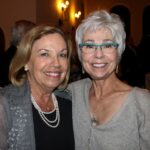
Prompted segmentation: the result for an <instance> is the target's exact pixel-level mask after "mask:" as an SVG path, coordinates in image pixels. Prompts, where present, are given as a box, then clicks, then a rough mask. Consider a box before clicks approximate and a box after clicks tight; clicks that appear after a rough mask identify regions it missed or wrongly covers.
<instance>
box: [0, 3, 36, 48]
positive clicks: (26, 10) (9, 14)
mask: <svg viewBox="0 0 150 150" xmlns="http://www.w3.org/2000/svg"><path fill="white" fill-rule="evenodd" d="M20 19H27V20H31V21H33V22H36V0H1V1H0V27H1V28H2V29H3V30H4V34H5V41H6V48H7V47H8V45H9V41H10V30H11V26H12V25H13V24H14V22H15V21H17V20H20Z"/></svg>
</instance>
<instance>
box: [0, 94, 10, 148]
mask: <svg viewBox="0 0 150 150" xmlns="http://www.w3.org/2000/svg"><path fill="white" fill-rule="evenodd" d="M6 105H7V103H6V99H5V98H4V97H2V96H0V150H7V149H8V145H7V138H8V120H7V119H8V118H7V113H8V112H7V107H6Z"/></svg>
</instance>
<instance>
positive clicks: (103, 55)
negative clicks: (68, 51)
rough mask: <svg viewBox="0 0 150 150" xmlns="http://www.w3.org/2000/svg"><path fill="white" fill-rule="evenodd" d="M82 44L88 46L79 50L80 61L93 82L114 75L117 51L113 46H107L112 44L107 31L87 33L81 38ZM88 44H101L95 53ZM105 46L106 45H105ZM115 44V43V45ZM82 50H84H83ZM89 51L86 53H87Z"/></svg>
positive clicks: (110, 34)
mask: <svg viewBox="0 0 150 150" xmlns="http://www.w3.org/2000/svg"><path fill="white" fill-rule="evenodd" d="M83 43H86V44H89V45H87V46H84V47H82V48H81V49H82V50H81V51H82V52H81V60H82V65H83V68H84V70H85V71H86V72H87V73H88V74H89V75H90V77H91V78H93V79H94V80H101V79H106V78H108V77H109V76H110V75H111V74H112V73H114V71H115V68H116V64H117V50H116V48H115V46H114V47H113V46H111V45H107V44H112V43H114V41H113V37H112V33H111V31H110V30H108V29H99V30H96V31H92V32H91V31H87V32H86V33H85V34H84V36H83ZM90 44H91V45H92V44H100V45H101V44H102V45H104V46H101V48H100V46H98V47H97V49H96V50H95V51H92V50H91V49H93V46H90ZM105 44H106V45H105ZM115 44H116V43H115ZM83 48H85V49H84V50H83ZM86 50H88V51H90V52H89V53H87V51H86Z"/></svg>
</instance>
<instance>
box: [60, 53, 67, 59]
mask: <svg viewBox="0 0 150 150" xmlns="http://www.w3.org/2000/svg"><path fill="white" fill-rule="evenodd" d="M67 56H68V55H67V53H62V54H60V57H63V58H67Z"/></svg>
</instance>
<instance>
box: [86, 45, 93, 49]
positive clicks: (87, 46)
mask: <svg viewBox="0 0 150 150" xmlns="http://www.w3.org/2000/svg"><path fill="white" fill-rule="evenodd" d="M86 48H89V49H93V48H94V46H93V45H86Z"/></svg>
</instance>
